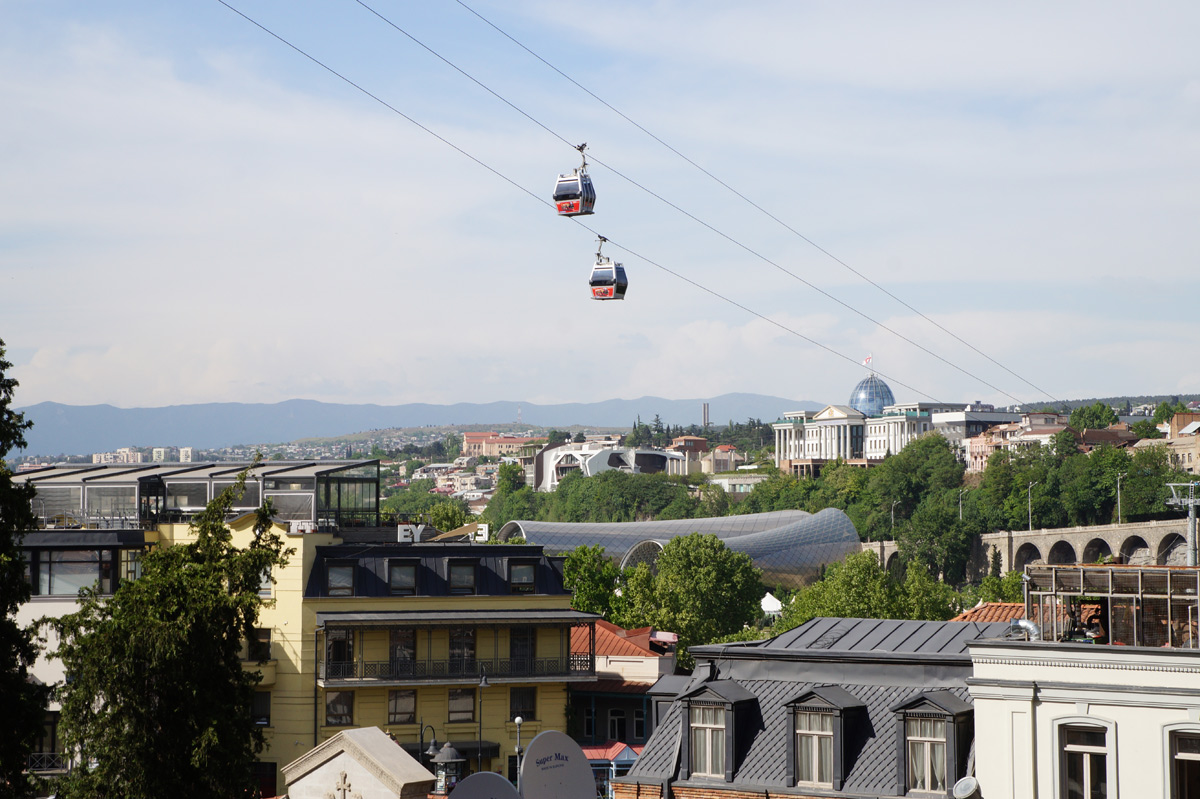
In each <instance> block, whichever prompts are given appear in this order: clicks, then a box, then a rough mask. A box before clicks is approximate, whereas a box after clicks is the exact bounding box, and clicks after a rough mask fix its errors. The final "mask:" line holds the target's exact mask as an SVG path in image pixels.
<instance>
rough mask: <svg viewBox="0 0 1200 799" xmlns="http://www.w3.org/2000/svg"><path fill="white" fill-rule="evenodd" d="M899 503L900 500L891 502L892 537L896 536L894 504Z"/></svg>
mask: <svg viewBox="0 0 1200 799" xmlns="http://www.w3.org/2000/svg"><path fill="white" fill-rule="evenodd" d="M899 504H900V500H896V501H895V502H893V503H892V537H893V538H894V537H895V536H896V506H897V505H899Z"/></svg>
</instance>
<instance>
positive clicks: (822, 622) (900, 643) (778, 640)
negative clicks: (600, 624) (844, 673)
mask: <svg viewBox="0 0 1200 799" xmlns="http://www.w3.org/2000/svg"><path fill="white" fill-rule="evenodd" d="M1006 632H1008V623H1007V622H991V623H979V622H947V621H898V620H895V619H835V618H817V619H811V620H809V621H807V622H805V623H804V624H801V625H800V626H799V627H795V628H793V629H791V630H788V631H787V632H785V633H783V634H781V635H778V636H776V637H775V638H771V639H768V640H767V641H763V642H750V643H749V644H745V645H737V644H725V645H721V644H718V645H713V646H704V647H693V648H692V651H693V652H694V653H695V654H696V655H708V656H712V655H723V656H734V657H739V656H749V657H755V658H760V657H763V656H764V655H766V656H769V655H770V654H771V653H779V654H783V653H788V654H791V655H794V656H799V657H816V656H819V655H821V654H827V655H829V656H837V657H845V656H847V655H858V656H866V657H870V658H878V657H880V656H888V655H890V656H893V657H897V656H898V657H914V656H915V657H935V658H937V659H943V660H944V659H946V658H962V659H963V660H964V661H967V662H969V661H970V655H969V654H968V652H967V643H968V642H970V641H974V640H976V639H978V638H995V637H999V636H1002V635H1004V634H1005V633H1006Z"/></svg>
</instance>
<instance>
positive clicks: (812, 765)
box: [795, 710, 833, 788]
mask: <svg viewBox="0 0 1200 799" xmlns="http://www.w3.org/2000/svg"><path fill="white" fill-rule="evenodd" d="M795 719H796V723H795V728H796V784H797V785H817V786H823V787H826V788H831V787H833V714H832V713H827V712H818V711H811V710H801V711H797V712H796V714H795Z"/></svg>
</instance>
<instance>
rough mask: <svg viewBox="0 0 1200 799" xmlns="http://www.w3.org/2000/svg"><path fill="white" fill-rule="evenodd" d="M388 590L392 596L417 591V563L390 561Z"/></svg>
mask: <svg viewBox="0 0 1200 799" xmlns="http://www.w3.org/2000/svg"><path fill="white" fill-rule="evenodd" d="M388 590H389V591H390V592H391V594H392V595H393V596H413V595H414V594H416V593H417V564H415V563H403V562H399V563H398V562H396V561H392V562H390V563H389V564H388Z"/></svg>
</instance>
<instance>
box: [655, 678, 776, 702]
mask: <svg viewBox="0 0 1200 799" xmlns="http://www.w3.org/2000/svg"><path fill="white" fill-rule="evenodd" d="M705 692H711V693H713V694H716V695H717V696H719V697H721V698H722V699H724V700H725V701H727V702H735V703H736V702H753V701H754V700H755V699H756V698H757V697H755V696H754V694H753V693H751V692H750V691H747V690H746V689H745V688H743V687H742V686H741V685H740V684H739V683H738V682H736V681H734V680H710V681H708V682H702V683H696V684H695V685H693V686H692V687H691V688H688V689H687V690H686V691H684V692H683V693H681V694H680V695H679V696H677V697H675V698H676V699H687V698H690V697H694V696H699V695H700V694H702V693H705Z"/></svg>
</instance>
